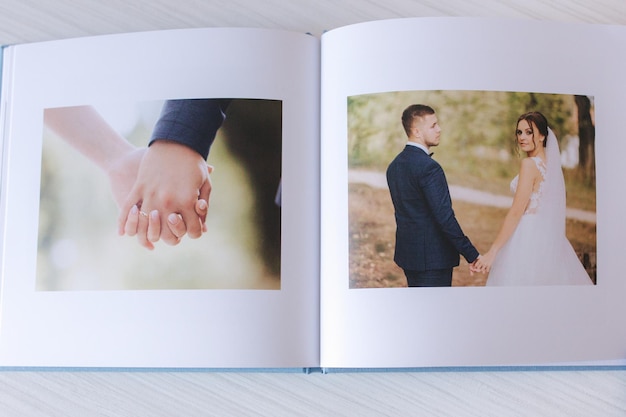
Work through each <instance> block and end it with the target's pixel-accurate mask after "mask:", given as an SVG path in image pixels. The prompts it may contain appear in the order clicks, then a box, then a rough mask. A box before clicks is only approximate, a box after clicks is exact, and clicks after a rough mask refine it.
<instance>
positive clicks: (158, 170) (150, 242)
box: [107, 140, 212, 249]
mask: <svg viewBox="0 0 626 417" xmlns="http://www.w3.org/2000/svg"><path fill="white" fill-rule="evenodd" d="M211 171H212V167H210V166H208V165H207V163H206V161H205V160H204V159H203V158H202V156H201V155H199V154H198V153H197V152H196V151H194V150H192V149H191V148H188V147H187V146H185V145H182V144H179V143H176V142H172V141H168V140H157V141H155V142H154V143H153V144H152V145H151V146H150V147H148V148H133V149H132V150H131V149H128V151H127V152H126V153H125V155H124V156H123V157H122V158H119V159H118V160H116V161H114V162H113V163H112V164H111V165H110V167H109V169H108V170H107V173H108V176H109V180H110V183H111V188H112V190H113V195H114V198H115V200H116V202H117V204H118V207H119V208H120V215H119V217H118V233H119V234H120V235H128V236H137V239H138V241H139V243H140V244H141V245H142V246H144V247H145V248H148V249H153V248H154V243H155V242H157V241H158V240H160V239H162V240H163V241H164V242H165V243H167V244H169V245H176V244H178V243H179V242H180V240H181V239H182V237H183V236H184V235H185V234H188V235H189V237H190V238H192V239H196V238H199V237H200V236H201V235H202V233H203V232H205V231H206V215H207V212H208V202H209V194H210V192H211V181H210V178H209V174H210V173H211Z"/></svg>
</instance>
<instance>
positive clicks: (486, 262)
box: [469, 250, 495, 275]
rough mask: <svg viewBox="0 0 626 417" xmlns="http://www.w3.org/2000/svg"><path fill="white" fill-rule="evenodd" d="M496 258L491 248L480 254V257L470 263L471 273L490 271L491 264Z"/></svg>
mask: <svg viewBox="0 0 626 417" xmlns="http://www.w3.org/2000/svg"><path fill="white" fill-rule="evenodd" d="M494 258H495V253H493V251H491V250H490V251H488V252H487V253H485V254H484V255H478V258H476V260H474V262H472V263H471V264H470V265H469V269H470V274H471V275H473V274H475V273H489V271H490V270H491V266H492V265H493V261H494Z"/></svg>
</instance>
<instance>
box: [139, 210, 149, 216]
mask: <svg viewBox="0 0 626 417" xmlns="http://www.w3.org/2000/svg"><path fill="white" fill-rule="evenodd" d="M139 214H141V215H142V216H143V217H148V214H147V213H146V212H143V211H139Z"/></svg>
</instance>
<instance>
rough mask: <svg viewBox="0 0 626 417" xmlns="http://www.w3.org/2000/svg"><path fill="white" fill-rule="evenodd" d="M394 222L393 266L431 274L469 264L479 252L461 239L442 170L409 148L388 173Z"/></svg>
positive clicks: (406, 148) (466, 239)
mask: <svg viewBox="0 0 626 417" xmlns="http://www.w3.org/2000/svg"><path fill="white" fill-rule="evenodd" d="M387 183H388V185H389V191H390V193H391V200H392V201H393V206H394V209H395V217H396V227H397V228H396V249H395V255H394V261H395V262H396V263H397V264H398V266H400V267H401V268H402V269H405V270H411V271H427V270H434V269H447V268H453V267H455V266H458V265H459V254H462V255H463V257H464V258H465V259H466V260H467V261H468V262H470V263H471V262H473V261H474V260H475V259H476V258H477V257H478V251H477V250H476V248H475V247H474V246H473V245H472V243H471V242H470V240H469V239H468V238H467V236H465V235H464V234H463V230H461V226H459V223H458V221H457V220H456V217H455V215H454V211H453V210H452V201H451V199H450V191H449V190H448V182H447V180H446V176H445V174H444V172H443V169H442V168H441V165H439V163H437V161H435V160H434V159H432V158H431V157H430V156H429V155H427V154H426V153H425V152H424V151H423V150H422V149H420V148H417V147H415V146H411V145H407V146H406V147H405V148H404V150H403V151H402V152H401V153H400V154H398V156H396V158H395V159H394V160H393V161H392V162H391V164H390V165H389V167H388V168H387Z"/></svg>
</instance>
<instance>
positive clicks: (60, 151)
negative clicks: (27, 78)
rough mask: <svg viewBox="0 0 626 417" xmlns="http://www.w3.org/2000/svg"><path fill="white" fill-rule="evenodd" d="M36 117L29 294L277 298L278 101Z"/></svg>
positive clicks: (186, 103) (123, 106) (160, 105)
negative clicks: (234, 292)
mask: <svg viewBox="0 0 626 417" xmlns="http://www.w3.org/2000/svg"><path fill="white" fill-rule="evenodd" d="M43 113H44V114H43V125H44V126H43V127H44V129H43V145H42V165H41V166H42V168H41V169H42V171H41V186H40V190H41V192H40V205H39V232H38V252H37V253H38V256H37V278H36V287H37V290H39V291H67V290H146V289H280V251H281V249H280V242H281V221H280V219H281V199H280V196H281V155H282V102H281V101H278V100H257V99H222V98H215V99H213V98H207V99H172V100H159V101H144V102H116V103H95V104H88V105H77V106H71V107H55V108H46V109H44V112H43Z"/></svg>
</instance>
